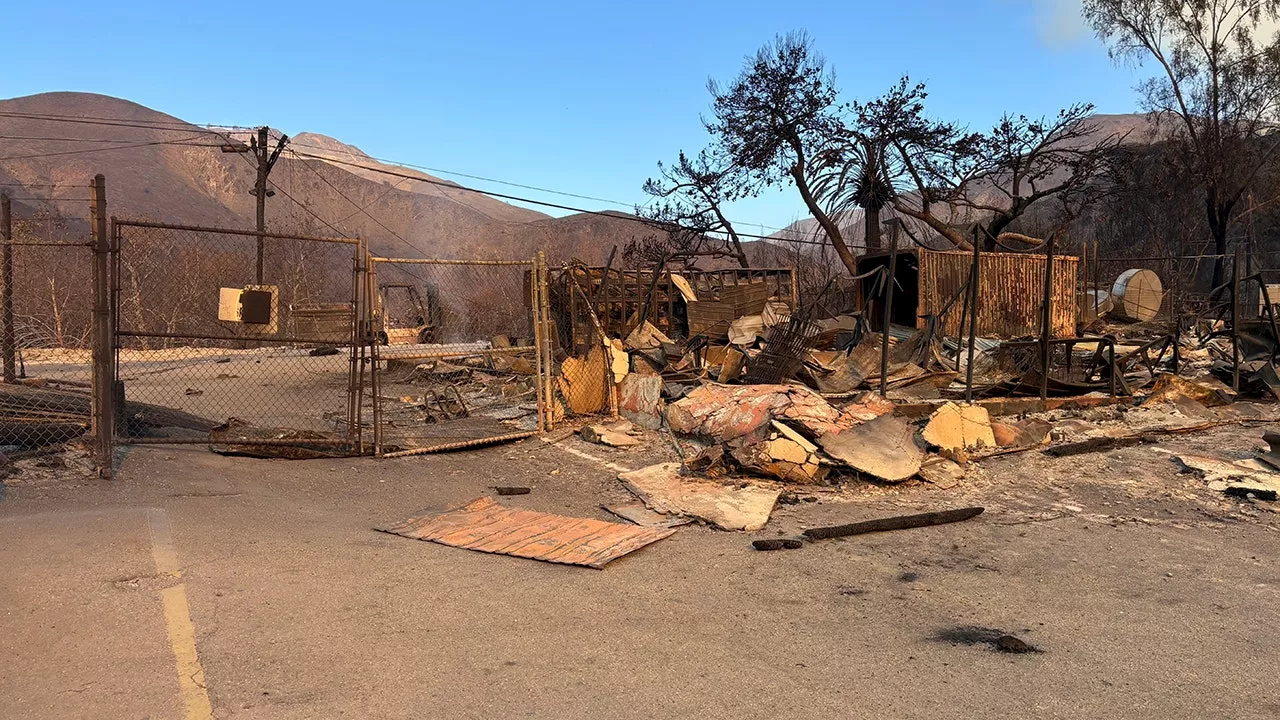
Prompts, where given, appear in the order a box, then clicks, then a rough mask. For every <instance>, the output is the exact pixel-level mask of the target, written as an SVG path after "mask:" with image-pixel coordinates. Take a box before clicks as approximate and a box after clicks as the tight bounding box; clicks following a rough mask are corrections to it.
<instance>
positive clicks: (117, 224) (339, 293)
mask: <svg viewBox="0 0 1280 720" xmlns="http://www.w3.org/2000/svg"><path fill="white" fill-rule="evenodd" d="M112 236H113V250H114V259H115V262H114V264H115V268H114V273H113V275H114V277H113V282H112V288H111V290H112V295H113V301H114V306H115V322H116V328H115V332H114V335H115V347H116V354H117V355H116V397H117V422H116V427H117V433H118V434H119V435H120V436H121V437H122V439H125V440H126V441H129V442H169V443H184V442H191V443H207V442H210V441H211V440H212V441H213V442H214V443H215V444H216V445H221V446H222V447H224V448H229V449H230V450H232V451H237V452H241V453H243V454H261V453H264V452H265V451H261V450H257V451H255V450H254V448H262V447H269V446H290V445H293V446H298V447H305V448H309V449H310V453H311V454H321V455H323V454H334V455H340V454H349V453H358V452H361V451H362V449H363V448H362V443H361V440H362V433H361V428H360V426H359V421H358V418H357V415H358V412H357V403H356V402H355V398H356V397H358V394H359V392H358V384H359V382H360V378H361V377H362V373H361V372H360V370H361V361H362V357H363V355H362V342H361V340H360V338H359V327H358V325H359V323H358V322H357V320H358V318H359V317H360V313H361V312H362V310H363V308H362V307H361V304H360V300H361V286H362V276H363V273H364V263H363V256H364V251H363V247H362V244H361V242H360V241H359V240H356V239H347V238H326V237H307V236H296V235H280V234H270V233H268V234H264V235H261V236H259V235H257V234H256V233H253V232H251V231H238V230H229V229H220V228H202V227H192V226H181V225H166V224H161V223H150V222H143V221H133V220H116V221H114V222H113V230H112ZM259 246H260V247H261V250H259Z"/></svg>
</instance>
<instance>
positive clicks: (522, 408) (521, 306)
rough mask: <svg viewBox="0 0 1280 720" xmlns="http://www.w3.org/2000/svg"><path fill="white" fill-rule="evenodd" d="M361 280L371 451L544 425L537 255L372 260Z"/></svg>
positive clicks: (429, 447)
mask: <svg viewBox="0 0 1280 720" xmlns="http://www.w3.org/2000/svg"><path fill="white" fill-rule="evenodd" d="M366 283H367V288H366V295H367V297H369V298H370V300H369V303H368V306H367V307H368V310H369V328H370V333H371V334H372V335H373V343H372V345H371V350H372V355H373V362H372V365H371V367H372V373H371V384H370V395H369V404H370V407H369V411H370V413H371V414H372V416H373V428H374V434H373V445H374V449H375V452H376V453H377V454H378V455H380V456H384V457H398V456H405V455H419V454H424V453H430V452H439V451H444V450H455V449H461V448H467V447H478V446H481V445H488V444H492V443H496V442H504V441H508V440H516V439H519V438H524V437H530V436H532V435H536V434H537V433H538V432H540V431H542V430H544V429H546V428H547V427H548V424H549V421H550V419H549V417H548V416H547V404H546V398H547V396H548V387H549V386H548V378H549V373H548V368H549V363H550V356H549V353H548V350H547V348H548V346H549V344H548V343H547V338H546V330H547V319H546V312H547V304H546V302H545V297H546V271H545V261H544V260H543V259H542V258H541V256H539V257H535V258H532V259H529V260H479V259H476V260H435V259H416V258H385V257H374V258H371V260H370V263H369V272H368V274H367V276H366ZM362 412H363V410H362Z"/></svg>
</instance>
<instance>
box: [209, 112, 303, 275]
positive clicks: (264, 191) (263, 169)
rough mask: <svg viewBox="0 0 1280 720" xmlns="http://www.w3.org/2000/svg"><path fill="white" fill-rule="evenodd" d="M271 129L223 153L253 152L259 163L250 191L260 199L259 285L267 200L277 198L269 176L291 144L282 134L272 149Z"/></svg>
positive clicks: (261, 131) (264, 238)
mask: <svg viewBox="0 0 1280 720" xmlns="http://www.w3.org/2000/svg"><path fill="white" fill-rule="evenodd" d="M268 130H269V128H268V127H267V126H266V125H263V126H262V127H260V128H258V133H257V135H256V136H251V137H250V138H249V146H248V147H245V146H243V145H223V146H222V152H230V153H243V152H252V153H253V157H254V159H255V160H257V161H258V179H257V181H255V182H254V184H253V189H252V190H250V191H249V194H250V195H253V196H254V197H256V198H257V199H258V225H257V230H258V262H257V264H256V265H255V271H254V278H255V282H256V283H257V284H258V285H261V284H262V280H263V273H262V267H263V261H264V259H265V256H266V232H267V198H269V197H275V194H276V193H275V191H274V190H271V189H268V188H267V176H269V175H270V174H271V168H273V167H275V164H276V160H279V159H280V152H281V151H282V150H284V146H285V144H287V143H288V142H289V136H288V135H285V134H284V133H281V134H280V139H279V140H278V141H276V146H275V149H274V150H273V149H272V148H271V143H270V138H269V137H267V133H268Z"/></svg>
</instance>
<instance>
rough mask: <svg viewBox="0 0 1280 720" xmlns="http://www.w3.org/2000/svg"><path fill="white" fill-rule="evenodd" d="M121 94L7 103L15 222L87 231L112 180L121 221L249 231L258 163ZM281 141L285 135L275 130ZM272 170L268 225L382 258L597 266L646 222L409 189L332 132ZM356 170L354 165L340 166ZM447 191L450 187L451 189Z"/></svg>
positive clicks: (0, 173)
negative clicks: (558, 213) (96, 194)
mask: <svg viewBox="0 0 1280 720" xmlns="http://www.w3.org/2000/svg"><path fill="white" fill-rule="evenodd" d="M228 135H229V136H230V138H231V139H232V140H235V141H243V140H245V139H247V136H245V135H244V134H243V133H235V132H231V133H225V132H224V133H223V134H222V135H219V134H218V133H215V132H213V131H211V130H209V129H206V128H202V127H199V126H195V125H191V124H189V123H186V122H184V121H182V120H181V119H179V118H176V117H173V116H172V115H167V114H165V113H162V112H158V111H156V110H152V109H150V108H147V107H144V106H142V105H139V104H137V103H133V102H129V101H127V100H121V99H118V98H113V97H108V96H104V95H95V94H90V93H74V92H55V93H44V94H40V95H32V96H28V97H21V98H14V99H10V100H0V137H2V138H3V139H2V140H0V143H2V144H3V149H2V150H0V184H3V185H4V186H5V189H6V190H7V191H9V192H10V194H11V195H12V196H14V198H15V200H14V212H15V214H16V215H17V216H18V217H33V216H36V215H41V216H48V217H52V218H55V219H60V220H62V221H63V223H64V224H65V226H66V227H68V228H70V232H73V233H83V231H84V229H85V228H86V227H87V224H86V222H85V220H86V219H87V217H88V204H87V201H86V200H85V198H87V197H88V190H87V185H88V182H89V180H90V178H92V176H93V175H94V174H96V173H103V174H104V175H106V177H107V198H108V206H109V212H110V213H111V214H112V215H115V216H119V217H133V218H146V219H151V220H158V221H164V222H172V223H180V224H189V225H212V226H227V227H237V228H252V227H253V222H254V198H253V196H252V195H250V190H251V189H252V188H253V183H254V178H255V166H254V161H253V158H252V156H251V155H248V154H241V153H225V152H222V150H221V149H220V145H222V144H224V143H226V142H227V139H228V137H227V136H228ZM273 135H276V133H275V132H274V131H273ZM292 140H293V143H294V145H293V149H294V150H295V151H296V153H300V154H303V155H318V156H322V157H323V158H326V159H316V158H306V157H299V156H298V155H297V154H294V153H289V152H286V153H285V154H284V155H282V156H281V158H280V160H279V162H278V163H277V164H276V166H275V168H274V169H273V170H272V173H271V179H270V181H271V184H272V187H273V188H274V189H275V191H276V195H275V197H273V198H270V199H269V200H268V201H267V225H268V227H269V228H271V229H275V230H279V231H290V232H306V233H313V234H329V235H333V234H343V235H349V236H351V235H359V236H361V237H365V238H368V239H369V240H370V242H371V244H372V246H373V248H374V251H375V252H378V253H380V254H384V255H397V256H409V257H427V256H432V257H468V256H471V257H482V258H497V257H528V256H530V255H531V254H532V253H533V252H534V251H536V250H537V249H546V250H547V252H548V255H549V256H550V257H552V258H553V259H557V260H562V259H567V258H569V257H575V256H576V257H581V258H582V259H584V260H587V261H589V262H602V261H603V260H604V257H605V255H606V254H607V253H608V250H609V248H610V247H611V246H612V245H613V244H615V243H616V244H619V245H622V244H625V242H626V241H627V240H628V239H629V238H631V237H633V236H634V235H635V234H636V233H637V231H643V230H644V226H643V225H640V224H638V223H636V222H634V221H632V220H628V219H625V218H626V216H625V215H623V214H621V213H619V214H617V217H616V218H615V217H601V216H595V215H574V216H569V217H564V218H552V217H550V216H548V215H545V214H543V213H539V212H536V211H533V210H529V209H526V208H522V207H517V206H515V205H511V204H508V203H504V202H501V201H499V200H496V199H493V198H489V197H487V196H484V195H480V194H477V193H473V192H468V191H466V190H463V189H461V188H458V189H455V188H457V186H456V185H453V184H452V183H445V181H442V180H441V179H439V178H436V177H434V176H431V175H428V174H426V173H418V172H416V171H407V170H405V169H403V168H400V167H396V168H395V172H397V173H401V174H410V175H414V176H415V177H417V178H420V179H404V178H398V177H393V176H390V175H385V174H382V173H378V172H376V171H373V170H364V169H359V168H353V167H351V165H350V164H356V165H361V166H366V167H370V168H383V167H389V166H384V165H382V164H381V163H379V162H377V161H376V160H374V159H373V158H371V157H369V156H368V155H366V154H365V153H363V152H362V151H360V150H359V149H358V148H355V147H353V146H351V145H347V144H345V143H342V142H341V141H339V140H336V139H334V138H330V137H327V136H324V135H318V134H314V133H307V132H302V133H298V134H297V135H296V136H294V137H293V138H292ZM339 161H340V162H341V163H348V164H340V163H339ZM442 183H443V184H442Z"/></svg>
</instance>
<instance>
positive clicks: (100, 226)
mask: <svg viewBox="0 0 1280 720" xmlns="http://www.w3.org/2000/svg"><path fill="white" fill-rule="evenodd" d="M90 191H91V195H90V197H91V198H92V200H91V202H90V205H89V216H90V218H89V219H90V227H91V229H92V230H93V396H92V397H93V436H94V445H95V451H96V452H95V455H96V456H97V458H96V459H97V466H98V475H99V476H100V477H103V478H109V477H111V471H112V457H111V455H112V443H113V440H114V433H115V429H114V427H113V420H114V412H113V410H114V406H115V400H114V385H115V371H114V367H113V363H112V361H113V360H114V358H115V348H114V345H115V335H114V332H113V324H112V320H111V318H112V314H111V240H110V238H108V237H107V180H106V178H105V177H103V176H102V175H95V176H94V178H93V184H92V185H91V186H90Z"/></svg>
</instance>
